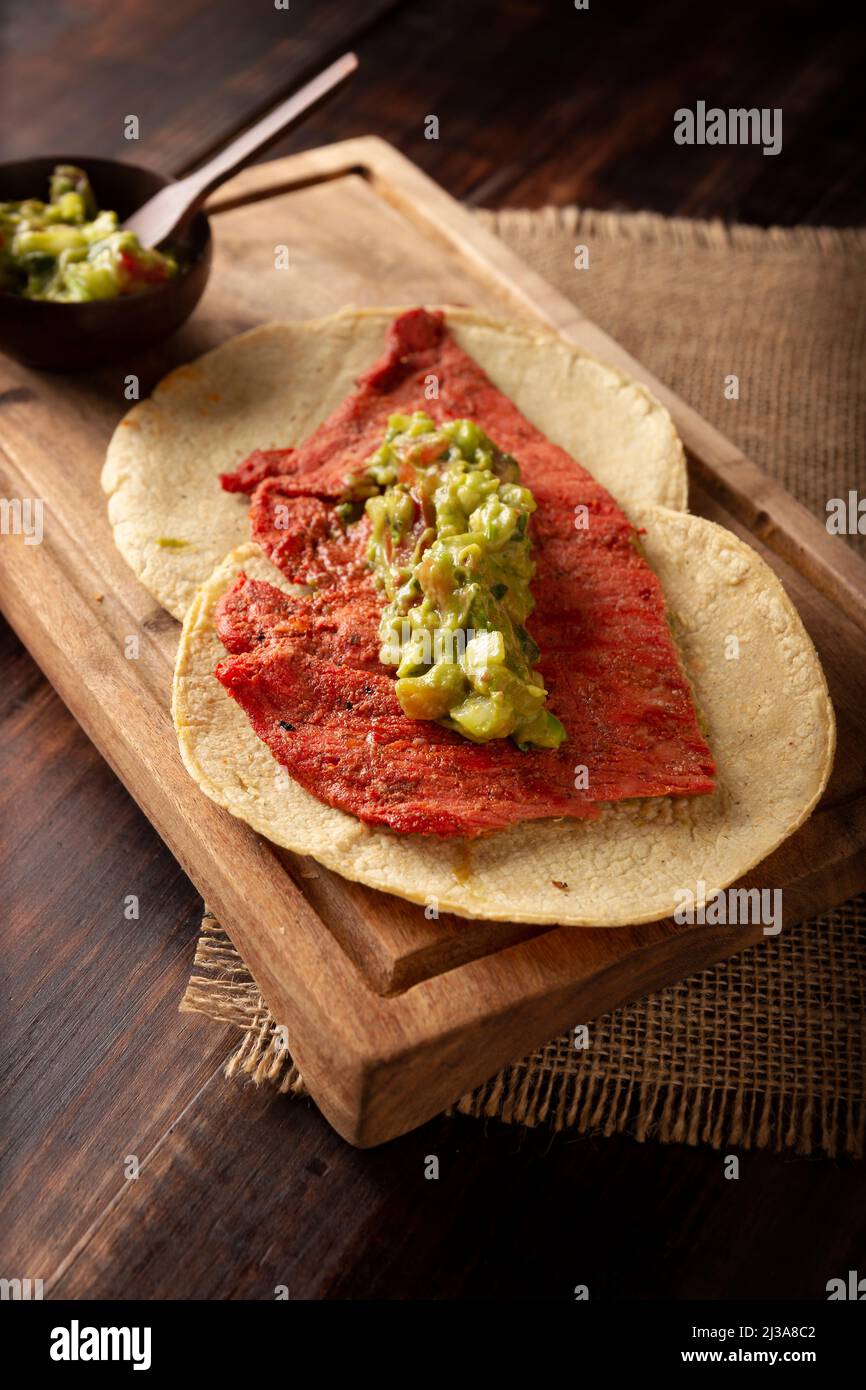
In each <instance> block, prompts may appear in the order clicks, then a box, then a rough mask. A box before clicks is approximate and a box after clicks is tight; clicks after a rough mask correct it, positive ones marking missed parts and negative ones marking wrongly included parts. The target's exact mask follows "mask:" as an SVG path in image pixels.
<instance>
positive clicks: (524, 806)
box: [216, 642, 597, 836]
mask: <svg viewBox="0 0 866 1390" xmlns="http://www.w3.org/2000/svg"><path fill="white" fill-rule="evenodd" d="M216 674H217V677H218V678H219V680H220V681H222V683H223V685H224V686H225V688H226V690H227V691H228V692H229V694H230V695H233V696H234V698H235V699H236V700H237V701H238V703H239V704H240V705H241V706H242V708H243V709H244V710H246V712H247V715H248V716H249V719H250V723H251V724H252V726H253V728H254V730H255V732H256V733H257V734H258V736H259V738H260V739H262V740H263V742H264V743H266V744H267V745H268V747H269V748H270V750H271V752H272V753H273V755H274V757H275V758H276V759H277V761H278V762H280V763H282V764H283V765H284V766H285V767H286V768H288V770H289V772H290V773H291V775H292V777H293V778H294V779H295V781H296V782H299V783H300V784H301V786H302V787H305V788H306V789H307V791H309V792H312V793H313V795H314V796H317V797H318V798H319V800H320V801H325V802H327V804H328V805H329V806H337V807H339V808H340V809H341V810H343V811H349V812H351V814H352V815H354V816H357V817H358V818H359V819H360V820H362V821H365V822H366V823H367V824H368V825H383V826H389V827H390V828H391V829H392V830H396V831H399V832H402V833H404V834H423V835H442V836H452V835H465V836H476V835H481V834H484V833H486V832H489V831H492V830H501V829H503V828H504V827H505V826H506V825H512V824H514V822H515V821H523V820H539V819H543V818H545V817H548V816H556V815H567V816H585V817H592V816H595V815H597V810H596V808H595V807H594V806H593V804H592V802H590V801H588V800H583V801H582V802H572V801H571V800H570V799H569V798H568V797H567V796H565V795H563V794H562V793H559V792H557V790H556V789H555V788H552V787H551V786H550V785H549V783H548V780H547V776H546V769H545V768H544V767H543V766H542V765H540V764H538V763H535V762H534V761H533V760H532V759H530V758H527V757H525V756H523V757H522V761H521V755H520V754H519V753H518V752H517V749H514V745H513V744H512V745H511V747H512V749H514V753H515V754H516V755H517V756H516V757H503V752H504V751H505V750H504V747H503V745H504V741H503V740H500V741H498V742H497V743H496V744H473V743H469V742H468V741H467V740H466V739H465V738H462V737H461V736H460V735H459V734H455V733H452V732H451V731H450V730H448V729H443V728H442V727H441V726H440V725H438V724H431V723H428V722H426V721H425V722H423V723H422V722H420V721H419V720H416V719H407V718H406V715H405V714H404V713H403V711H402V709H401V708H400V705H399V703H398V701H397V697H396V695H395V694H394V682H393V680H391V678H390V677H389V676H386V675H379V674H375V673H370V672H364V671H354V670H349V669H348V668H347V667H346V666H336V665H334V664H333V662H330V661H323V660H321V659H318V658H316V657H311V656H308V655H306V654H305V652H304V651H302V650H301V649H300V648H299V647H298V646H297V645H296V644H294V643H291V642H283V643H280V644H272V645H266V646H264V647H263V648H262V649H261V650H259V651H256V652H248V653H246V654H245V655H242V656H235V657H229V658H228V659H227V660H225V661H223V662H221V663H220V664H219V666H218V667H217V670H216Z"/></svg>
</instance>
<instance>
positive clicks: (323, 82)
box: [123, 53, 358, 246]
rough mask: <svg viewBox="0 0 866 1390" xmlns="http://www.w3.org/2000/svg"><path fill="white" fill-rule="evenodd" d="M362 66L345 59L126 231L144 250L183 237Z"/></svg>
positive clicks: (167, 191) (172, 188) (164, 194)
mask: <svg viewBox="0 0 866 1390" xmlns="http://www.w3.org/2000/svg"><path fill="white" fill-rule="evenodd" d="M357 66H358V59H357V58H356V56H355V54H354V53H344V54H343V56H342V58H338V59H337V61H336V62H335V63H332V64H331V66H330V67H327V68H325V70H324V72H320V73H319V74H318V76H317V77H314V78H312V80H311V81H310V82H307V83H306V84H305V86H303V87H301V89H300V91H297V92H295V94H294V96H290V97H288V98H287V99H286V100H285V101H282V102H280V104H279V106H276V107H274V109H273V111H269V112H268V114H267V116H263V117H262V119H261V120H260V121H257V122H256V124H255V125H254V126H251V127H250V129H249V130H245V131H244V133H243V135H239V136H238V138H237V140H233V141H232V143H231V144H230V145H227V146H226V148H225V149H224V150H220V152H219V154H217V155H214V157H213V159H211V160H209V161H208V162H207V164H205V165H203V166H202V168H201V169H195V170H194V171H193V173H191V174H187V176H186V178H185V179H179V180H178V181H177V183H170V184H169V185H168V186H167V187H166V188H161V189H160V191H159V192H158V193H155V194H154V196H153V197H152V198H148V200H147V202H146V203H143V204H142V206H141V207H140V208H139V209H138V211H137V212H134V213H133V214H132V216H131V217H127V218H126V221H125V222H124V223H123V226H124V227H125V228H126V229H127V231H130V232H135V234H136V236H137V237H138V239H139V241H140V242H141V244H142V246H159V245H160V243H161V242H163V241H166V240H167V239H168V237H170V236H171V235H172V234H173V233H177V232H180V231H182V230H183V228H184V227H185V226H186V224H187V223H188V222H189V221H190V219H191V218H192V217H194V216H195V214H196V213H197V212H198V210H199V208H200V207H201V205H202V203H203V202H204V200H205V198H207V196H208V194H210V193H212V192H213V190H214V189H215V188H216V187H217V186H218V185H219V184H221V183H222V182H223V181H224V180H225V179H227V178H228V177H229V175H230V174H234V173H236V172H237V170H238V169H240V168H241V167H242V165H244V164H246V163H247V161H248V160H249V159H251V158H252V156H253V155H254V154H257V153H258V151H259V150H261V149H262V148H263V147H264V146H265V145H267V144H269V143H270V141H272V140H275V139H276V138H277V136H278V135H281V134H282V133H283V131H284V130H286V129H287V128H288V127H289V126H290V125H293V124H294V123H295V122H296V121H299V120H300V118H301V117H302V116H306V115H307V114H308V112H310V111H311V110H312V109H313V107H314V106H315V105H316V104H317V103H318V102H319V101H321V100H322V98H323V97H326V96H327V95H328V93H329V92H332V91H333V90H334V88H335V87H338V86H339V85H340V83H341V82H344V81H345V80H346V78H347V77H350V76H351V74H352V73H353V72H354V71H355V69H356V68H357Z"/></svg>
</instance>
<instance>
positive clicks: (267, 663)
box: [217, 310, 715, 835]
mask: <svg viewBox="0 0 866 1390" xmlns="http://www.w3.org/2000/svg"><path fill="white" fill-rule="evenodd" d="M430 373H433V374H435V375H436V377H437V378H438V381H439V398H438V400H434V401H428V400H426V399H425V397H424V392H423V385H422V384H423V382H424V380H425V378H427V377H428V376H429V374H430ZM414 409H425V410H427V412H428V413H429V414H431V415H432V416H433V417H434V418H435V419H440V420H442V419H452V418H459V417H467V418H471V419H474V420H476V421H477V422H478V423H479V424H480V425H481V427H482V428H483V429H484V430H485V431H486V432H487V433H488V434H489V435H490V437H491V438H492V439H494V440H495V441H496V443H497V444H498V445H499V446H500V447H501V448H504V449H506V450H508V451H509V452H510V453H513V454H514V455H515V457H516V458H517V459H518V461H519V463H520V466H521V474H522V478H523V481H524V482H525V483H526V485H527V486H528V487H530V488H531V489H532V491H533V493H534V494H535V498H536V501H537V503H538V510H537V512H536V513H535V515H534V516H533V519H532V534H533V541H534V558H535V562H536V575H535V579H534V581H533V585H532V589H533V595H534V597H535V605H536V606H535V610H534V612H533V614H532V616H531V618H530V620H529V626H530V630H531V632H532V635H533V637H534V638H535V640H536V642H537V643H538V645H539V647H540V649H541V660H540V662H539V668H538V669H539V670H540V672H541V674H542V675H543V677H544V679H545V684H546V685H547V687H548V690H549V691H550V700H549V708H550V709H551V711H552V712H553V713H554V714H556V715H557V717H558V718H559V719H560V720H561V721H562V723H563V724H564V726H565V728H566V730H567V734H568V737H567V739H566V742H565V743H564V744H562V746H561V747H560V748H558V749H556V750H548V749H530V750H528V751H527V752H521V751H520V750H519V749H518V748H517V747H516V746H515V744H514V743H513V742H511V740H508V739H500V740H495V741H494V742H492V743H490V744H487V745H485V746H484V747H478V746H476V745H473V744H471V743H469V742H468V741H467V740H466V739H464V738H462V737H461V736H460V735H458V734H456V733H453V732H451V731H449V730H446V729H443V728H442V727H441V726H439V725H437V724H433V723H429V722H421V721H412V720H408V719H407V718H406V716H405V715H404V714H403V712H402V710H401V709H400V706H399V703H398V701H397V698H396V695H395V694H394V690H393V677H392V675H391V674H390V673H388V672H387V671H386V670H385V668H383V667H381V666H378V664H377V663H376V662H375V660H374V657H375V653H376V652H377V650H378V642H377V626H378V619H379V613H380V602H381V601H380V599H379V598H378V596H377V594H376V591H375V590H374V588H373V585H372V582H371V580H370V577H369V571H368V569H367V566H366V562H365V550H366V544H367V537H368V526H367V522H366V520H362V521H361V522H359V523H356V524H355V525H354V526H351V527H349V528H348V530H346V528H344V526H343V524H342V523H341V522H340V520H339V519H338V517H337V516H336V513H335V511H334V507H333V499H336V498H338V497H340V496H341V495H343V493H344V491H345V479H346V477H347V475H348V474H351V473H352V472H354V471H356V470H357V469H359V468H360V467H362V466H363V463H364V461H365V460H366V458H367V457H368V456H369V454H370V453H371V452H372V450H373V449H374V448H376V447H377V445H378V444H379V442H380V441H381V437H382V434H383V433H384V429H385V424H386V422H387V417H388V415H390V414H392V413H393V412H395V411H400V412H402V413H407V414H408V413H410V412H411V411H412V410H414ZM291 465H292V474H291V476H288V477H282V476H274V477H271V478H269V479H266V480H265V481H263V482H262V483H261V484H260V486H259V487H258V488H257V490H256V493H255V497H254V500H253V504H252V508H251V519H252V526H253V535H254V536H255V538H256V539H257V540H258V541H259V542H260V543H261V545H262V546H263V548H264V549H265V551H266V552H267V553H268V554H269V556H270V557H271V559H272V560H273V561H274V563H275V564H277V565H278V566H279V567H280V568H281V570H283V572H284V573H285V574H286V575H287V577H288V578H289V579H291V580H292V581H294V582H296V583H302V584H308V585H313V586H315V589H316V592H315V594H314V595H312V596H311V597H308V598H292V599H290V598H289V597H288V596H286V595H285V594H283V593H282V592H281V591H280V590H277V589H276V588H274V587H273V586H271V585H267V584H261V583H254V582H253V581H250V580H246V579H241V581H239V583H238V584H237V585H236V586H235V588H234V589H233V590H232V591H231V593H229V594H228V595H226V596H225V597H224V599H223V600H222V603H221V605H220V610H219V632H220V636H221V638H222V640H223V643H224V645H225V646H226V647H227V648H228V650H229V651H231V652H233V653H237V654H238V655H235V656H232V657H229V658H228V659H227V660H226V661H224V662H222V663H221V664H220V667H219V668H218V672H217V674H218V676H219V678H220V680H221V681H222V682H223V684H224V685H225V686H226V688H227V689H228V690H229V691H230V693H231V694H232V695H233V696H234V697H235V698H236V699H237V700H238V701H239V703H240V704H241V705H242V707H243V708H244V710H245V711H246V713H247V715H248V717H249V718H250V721H251V723H252V725H253V727H254V728H255V730H256V732H257V734H258V735H259V737H261V738H262V739H264V741H265V742H266V743H267V744H268V746H269V748H270V749H271V751H272V752H273V753H274V756H275V757H276V758H277V759H278V760H279V761H280V762H282V763H284V764H285V766H286V767H287V768H288V770H289V771H290V773H291V774H292V776H293V777H295V778H296V780H297V781H299V782H300V783H301V784H302V785H303V786H305V787H306V788H307V789H308V790H309V791H311V792H313V793H314V794H315V795H316V796H318V797H319V798H320V799H321V800H324V801H326V802H328V803H329V804H331V805H335V806H339V807H341V808H342V809H344V810H347V811H351V812H352V813H353V814H355V815H357V816H358V817H359V818H360V819H362V820H365V821H368V822H370V823H372V824H385V825H389V826H391V828H392V829H395V830H402V831H407V832H408V831H413V832H419V833H428V834H440V835H454V834H462V835H477V834H483V833H485V832H486V831H489V830H493V829H497V828H500V827H502V826H505V825H508V824H513V823H514V822H516V821H521V820H531V819H537V818H540V817H545V816H570V817H586V816H592V815H594V814H596V806H595V803H596V802H600V801H611V802H614V801H620V800H624V799H628V798H633V797H647V796H665V795H699V794H705V793H708V792H711V791H712V790H713V789H714V782H713V777H714V771H715V769H714V764H713V759H712V756H711V754H710V751H709V749H708V747H707V745H706V742H705V741H704V739H703V737H702V735H701V733H700V730H699V728H698V724H697V719H696V715H695V710H694V706H693V702H692V696H691V690H690V687H689V685H688V682H687V680H686V678H685V676H684V675H683V673H682V670H681V667H680V664H679V660H678V657H677V653H676V649H675V647H674V644H673V641H672V638H671V634H670V631H669V628H668V625H667V621H666V618H665V608H664V595H663V593H662V589H661V585H660V583H659V581H658V579H657V578H656V576H655V574H654V573H653V572H652V570H651V569H650V568H649V566H648V565H647V564H646V562H645V561H644V559H643V558H642V556H641V554H640V551H639V548H638V545H637V533H636V532H635V529H634V527H633V526H632V525H631V523H630V522H629V521H628V518H627V517H626V516H625V514H624V513H623V512H622V510H621V509H620V508H619V507H618V506H617V504H616V503H615V502H614V500H613V498H612V497H611V496H610V495H609V493H607V492H606V491H605V489H604V488H603V487H601V485H600V484H599V483H597V482H596V481H595V480H594V479H593V478H592V477H591V476H590V475H589V474H588V473H587V472H586V470H585V469H583V468H582V467H581V466H580V465H579V464H577V463H576V462H575V461H574V460H573V459H571V458H570V457H569V456H568V455H567V454H566V453H565V452H564V450H562V449H560V448H558V447H557V446H556V445H553V444H551V443H550V441H549V440H547V439H545V437H544V436H543V435H542V434H541V433H540V431H538V430H537V429H536V428H535V427H534V426H533V425H531V424H530V423H529V421H527V420H526V419H525V418H524V417H523V416H522V415H521V414H520V412H519V411H518V410H517V408H516V407H515V406H514V404H513V403H512V402H511V401H509V400H508V399H507V398H506V397H504V396H503V395H502V394H501V393H500V392H499V391H498V390H497V389H496V387H494V386H493V384H492V383H491V382H490V380H489V379H488V378H487V376H486V375H485V373H484V372H483V371H482V369H481V368H480V367H479V366H478V364H477V363H475V362H474V361H473V360H472V359H471V358H470V357H468V356H467V354H466V353H464V352H462V350H461V349H460V348H458V347H457V345H456V343H454V341H453V340H452V339H451V338H450V337H449V335H448V334H447V332H446V330H445V327H444V322H443V320H442V316H441V315H439V314H429V313H427V312H426V311H424V310H413V311H411V312H410V313H408V314H404V315H402V316H401V317H400V318H399V319H398V320H396V322H395V323H394V324H393V325H392V328H391V330H390V332H389V336H388V350H387V352H386V353H385V356H384V357H383V358H382V359H381V360H380V361H379V362H378V363H377V364H376V365H375V366H374V367H373V368H372V369H371V370H370V371H369V372H368V373H367V374H366V375H365V376H364V377H362V378H361V381H360V382H359V385H358V389H357V391H356V392H354V393H353V394H352V395H351V396H349V397H348V398H347V400H346V401H344V402H343V403H342V405H341V406H339V407H338V408H337V410H336V411H335V412H334V413H333V415H332V416H331V417H330V419H329V420H327V421H326V422H325V423H324V424H323V425H322V426H321V427H320V428H319V429H318V430H317V431H316V432H315V433H314V434H313V435H312V436H311V437H310V439H309V440H307V441H306V442H305V443H303V444H301V445H300V446H299V447H298V448H297V449H296V450H294V451H292V454H291ZM329 499H330V502H329ZM578 507H585V508H586V509H587V515H588V525H587V526H586V527H585V528H584V527H578V526H575V518H576V515H577V513H576V510H575V509H576V508H578ZM362 677H365V678H366V684H365V679H362ZM371 677H375V679H374V680H371V679H370V678H371ZM359 681H360V684H358V682H359ZM366 685H369V686H370V690H371V693H370V694H369V695H368V696H364V698H362V699H356V698H355V696H356V695H357V693H358V690H360V691H362V692H363V691H364V689H365V688H366ZM286 726H289V727H286ZM580 768H586V769H587V774H586V779H585V780H586V782H587V785H586V787H585V788H584V787H583V785H582V782H583V780H584V779H583V778H582V777H581V776H580V774H579V773H578V770H579V769H580ZM576 774H578V782H579V784H580V785H579V786H578V787H575V777H576Z"/></svg>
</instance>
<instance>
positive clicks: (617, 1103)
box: [180, 913, 866, 1158]
mask: <svg viewBox="0 0 866 1390" xmlns="http://www.w3.org/2000/svg"><path fill="white" fill-rule="evenodd" d="M194 970H195V971H196V972H202V973H194V974H193V975H191V977H190V981H189V985H188V986H187V989H186V992H185V994H184V997H183V999H182V1001H181V1004H180V1008H181V1009H182V1010H184V1011H186V1012H191V1013H202V1014H205V1015H206V1016H207V1017H208V1018H211V1019H213V1020H214V1021H216V1022H220V1023H228V1024H233V1025H234V1026H235V1027H237V1028H240V1029H241V1030H243V1033H244V1036H243V1039H242V1041H241V1043H240V1045H239V1047H238V1048H237V1049H236V1051H235V1052H233V1053H232V1055H231V1057H230V1058H229V1060H228V1062H227V1063H226V1067H225V1075H226V1076H227V1077H229V1078H231V1077H236V1076H237V1077H248V1078H249V1079H250V1080H251V1081H252V1082H253V1084H254V1085H256V1086H261V1085H270V1086H273V1087H274V1088H275V1089H276V1091H277V1092H278V1093H279V1094H281V1095H293V1096H302V1095H306V1094H307V1090H306V1087H305V1085H304V1080H303V1077H302V1076H301V1073H300V1071H299V1070H298V1068H297V1066H296V1065H295V1063H294V1061H293V1059H292V1057H291V1055H290V1053H289V1052H288V1050H287V1047H286V1043H285V1038H284V1037H283V1035H282V1034H281V1032H280V1030H279V1029H278V1028H277V1027H276V1025H275V1023H274V1020H273V1018H272V1017H271V1014H270V1012H269V1010H268V1007H267V1005H266V1004H265V1001H264V999H263V998H262V996H261V994H260V993H259V990H258V986H257V985H256V983H255V981H254V980H253V979H252V976H251V975H250V973H249V971H248V970H247V967H246V965H245V964H244V961H243V958H242V957H241V955H240V954H239V953H238V952H237V951H236V950H235V947H234V946H233V945H232V943H231V941H230V940H229V938H228V936H227V935H226V934H225V932H224V931H223V929H222V928H221V927H220V925H219V923H218V922H217V921H216V918H215V917H214V916H213V914H212V913H205V916H204V918H203V920H202V927H201V935H200V937H199V941H198V946H197V949H196V954H195V962H194ZM446 1113H447V1114H449V1115H451V1114H460V1115H469V1116H472V1117H474V1118H476V1119H496V1120H501V1121H503V1122H504V1123H506V1124H521V1125H525V1126H526V1127H527V1128H530V1129H535V1128H537V1127H539V1126H541V1125H546V1126H548V1127H549V1128H550V1129H553V1130H555V1131H560V1130H566V1129H568V1130H575V1131H577V1133H579V1134H590V1135H592V1134H595V1135H599V1136H602V1137H604V1138H607V1137H609V1136H610V1135H612V1134H629V1135H631V1136H632V1137H633V1138H634V1139H636V1140H637V1141H638V1142H639V1143H643V1142H645V1141H646V1140H647V1139H650V1140H654V1141H656V1142H660V1143H668V1144H688V1145H690V1146H692V1147H694V1146H697V1145H699V1144H706V1145H709V1146H710V1147H712V1148H714V1149H721V1148H726V1147H728V1146H729V1145H735V1146H736V1147H737V1148H742V1149H751V1148H758V1149H770V1150H772V1151H774V1152H776V1153H780V1152H783V1151H788V1152H793V1153H796V1154H802V1155H804V1156H805V1155H809V1154H815V1153H823V1154H825V1155H826V1156H827V1157H828V1158H838V1157H841V1156H845V1157H849V1158H862V1157H863V1154H864V1149H866V1105H864V1103H863V1101H862V1100H861V1099H859V1098H851V1097H848V1098H844V1097H841V1096H823V1097H822V1096H818V1095H789V1094H782V1093H780V1092H775V1091H769V1090H768V1091H763V1092H761V1091H757V1090H755V1089H754V1088H750V1087H746V1086H742V1085H739V1086H719V1085H717V1084H712V1085H707V1086H699V1085H689V1084H678V1083H677V1082H675V1081H663V1082H657V1081H655V1082H640V1081H636V1080H633V1079H630V1078H623V1077H618V1076H609V1075H608V1076H599V1075H593V1074H591V1073H590V1074H580V1075H573V1074H567V1073H562V1072H557V1071H553V1070H545V1069H539V1068H538V1067H537V1066H536V1065H535V1064H534V1063H530V1062H520V1063H516V1064H514V1065H513V1066H509V1067H506V1068H504V1069H503V1070H502V1071H500V1072H498V1073H497V1075H496V1076H494V1077H491V1079H490V1080H489V1081H487V1082H485V1083H484V1085H482V1086H479V1087H478V1088H477V1089H476V1090H475V1091H472V1092H470V1093H469V1094H467V1095H465V1096H462V1097H461V1099H460V1100H459V1101H457V1102H456V1103H455V1104H454V1105H453V1106H452V1107H451V1108H450V1109H449V1110H448V1111H447V1112H446Z"/></svg>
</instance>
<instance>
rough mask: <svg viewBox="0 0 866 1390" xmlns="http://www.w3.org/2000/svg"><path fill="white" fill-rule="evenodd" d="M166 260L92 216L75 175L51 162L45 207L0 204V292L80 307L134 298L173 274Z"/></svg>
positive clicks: (173, 265)
mask: <svg viewBox="0 0 866 1390" xmlns="http://www.w3.org/2000/svg"><path fill="white" fill-rule="evenodd" d="M177 273H178V265H177V261H176V260H175V259H174V257H173V256H170V255H165V254H163V253H162V252H160V251H152V250H148V249H146V248H145V247H143V246H142V245H141V243H140V242H139V240H138V237H137V236H136V235H135V233H134V232H126V231H123V230H121V228H119V227H118V225H117V213H115V212H108V211H106V210H102V211H99V210H98V209H97V206H96V200H95V198H94V196H93V190H92V188H91V187H90V180H89V179H88V177H87V175H86V174H85V172H84V170H83V169H77V168H76V167H75V166H74V165H72V164H58V165H57V167H56V168H55V169H54V172H53V173H52V175H51V185H50V192H49V199H48V202H47V203H43V202H40V201H39V199H38V198H27V199H25V200H24V201H23V202H16V203H0V290H3V291H5V292H6V293H7V294H9V293H11V294H18V295H21V296H22V297H23V298H25V299H53V300H56V301H58V302H60V303H82V302H83V301H86V300H92V299H116V298H117V296H118V295H125V294H137V293H138V292H140V291H141V290H145V289H147V288H148V287H149V286H151V285H156V284H160V283H161V282H162V281H164V280H167V279H169V278H170V277H171V276H173V275H177Z"/></svg>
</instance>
